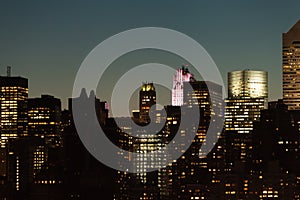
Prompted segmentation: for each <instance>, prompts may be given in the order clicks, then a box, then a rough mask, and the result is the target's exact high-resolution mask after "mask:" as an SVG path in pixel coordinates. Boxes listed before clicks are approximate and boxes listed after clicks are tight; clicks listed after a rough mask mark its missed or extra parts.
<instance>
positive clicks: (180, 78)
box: [172, 65, 194, 106]
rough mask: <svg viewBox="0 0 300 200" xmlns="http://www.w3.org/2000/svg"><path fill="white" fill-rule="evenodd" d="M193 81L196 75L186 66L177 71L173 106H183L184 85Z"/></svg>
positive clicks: (174, 82) (174, 79) (174, 78)
mask: <svg viewBox="0 0 300 200" xmlns="http://www.w3.org/2000/svg"><path fill="white" fill-rule="evenodd" d="M193 80H194V75H193V74H191V73H190V72H189V69H188V68H187V66H186V65H183V66H182V67H181V68H179V69H177V71H176V74H175V75H174V77H173V89H172V106H182V105H183V83H184V82H190V81H193Z"/></svg>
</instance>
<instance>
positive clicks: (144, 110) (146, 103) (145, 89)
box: [140, 83, 156, 123]
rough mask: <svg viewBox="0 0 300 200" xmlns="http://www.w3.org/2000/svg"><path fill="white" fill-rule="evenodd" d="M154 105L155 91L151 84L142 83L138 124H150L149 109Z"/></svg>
mask: <svg viewBox="0 0 300 200" xmlns="http://www.w3.org/2000/svg"><path fill="white" fill-rule="evenodd" d="M155 104H156V91H155V87H154V85H153V83H144V84H143V85H142V87H141V90H140V122H142V123H149V122H150V116H149V114H150V109H151V106H155Z"/></svg>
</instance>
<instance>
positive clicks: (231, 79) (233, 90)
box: [225, 70, 268, 133]
mask: <svg viewBox="0 0 300 200" xmlns="http://www.w3.org/2000/svg"><path fill="white" fill-rule="evenodd" d="M267 102H268V74H267V72H264V71H253V70H243V71H233V72H229V73H228V98H227V99H226V112H225V130H226V131H233V132H236V133H250V132H251V131H252V129H253V121H255V120H258V119H259V117H260V110H262V109H265V108H267Z"/></svg>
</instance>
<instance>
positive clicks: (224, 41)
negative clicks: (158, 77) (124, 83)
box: [0, 0, 300, 106]
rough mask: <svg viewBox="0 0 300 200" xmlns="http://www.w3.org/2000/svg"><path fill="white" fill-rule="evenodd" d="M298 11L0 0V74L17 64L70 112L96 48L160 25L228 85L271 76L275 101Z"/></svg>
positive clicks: (38, 89) (293, 4) (35, 89)
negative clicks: (285, 37) (236, 79)
mask: <svg viewBox="0 0 300 200" xmlns="http://www.w3.org/2000/svg"><path fill="white" fill-rule="evenodd" d="M299 8H300V1H299V0H295V1H278V2H277V1H271V0H270V1H254V0H252V1H199V0H195V1H187V2H184V1H174V0H164V1H156V0H153V1H133V0H130V1H99V0H98V1H48V2H46V1H1V2H0V28H1V31H0V72H1V74H2V75H4V74H5V67H6V66H7V65H12V66H13V74H14V75H21V76H25V77H27V78H29V81H30V96H31V97H35V96H39V95H40V94H42V93H43V94H45V93H47V94H52V95H55V96H57V97H59V98H61V99H62V100H63V102H64V106H66V104H65V102H66V98H67V97H70V96H71V93H72V86H73V81H74V78H75V74H76V72H77V70H78V68H79V66H80V64H81V62H82V60H83V59H84V58H85V56H86V55H87V54H88V53H89V51H90V50H92V49H93V48H94V47H95V46H96V45H97V44H99V43H100V42H101V41H103V40H105V39H106V38H107V37H109V36H111V35H114V34H116V33H119V32H121V31H124V30H127V29H131V28H136V27H145V26H158V27H165V28H171V29H174V30H177V31H180V32H183V33H185V34H187V35H189V36H190V37H192V38H194V39H195V40H197V41H198V42H199V43H200V44H202V45H203V46H204V47H205V48H206V50H207V51H208V53H209V54H210V55H211V56H212V58H213V59H214V60H215V62H216V64H217V66H218V67H219V69H220V71H221V73H222V74H223V78H224V81H225V82H226V76H227V72H228V71H232V70H238V69H246V68H249V69H261V70H266V71H268V72H269V88H270V89H269V92H270V95H269V96H270V99H271V100H274V99H277V98H281V35H282V33H283V32H286V31H288V30H289V28H290V27H291V26H292V25H293V24H294V23H296V21H297V20H299V19H300V12H299ZM176 64H177V63H174V65H176ZM177 65H178V66H180V65H181V63H178V64H177ZM118 67H119V68H120V67H121V65H116V66H114V69H113V71H114V70H115V71H118ZM108 96H109V92H106V93H105V92H104V94H103V97H102V99H103V100H107V99H108V98H109V97H108Z"/></svg>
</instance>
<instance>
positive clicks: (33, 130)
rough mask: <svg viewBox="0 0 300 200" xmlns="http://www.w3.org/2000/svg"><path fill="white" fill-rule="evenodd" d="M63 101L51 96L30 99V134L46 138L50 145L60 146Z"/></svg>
mask: <svg viewBox="0 0 300 200" xmlns="http://www.w3.org/2000/svg"><path fill="white" fill-rule="evenodd" d="M60 123H61V101H60V99H57V98H54V97H53V96H50V95H42V96H41V97H40V98H30V99H28V132H29V134H30V135H31V136H36V137H40V138H45V140H46V141H47V143H48V144H49V145H50V144H51V145H54V146H56V145H58V146H59V145H60V143H61V134H60Z"/></svg>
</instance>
